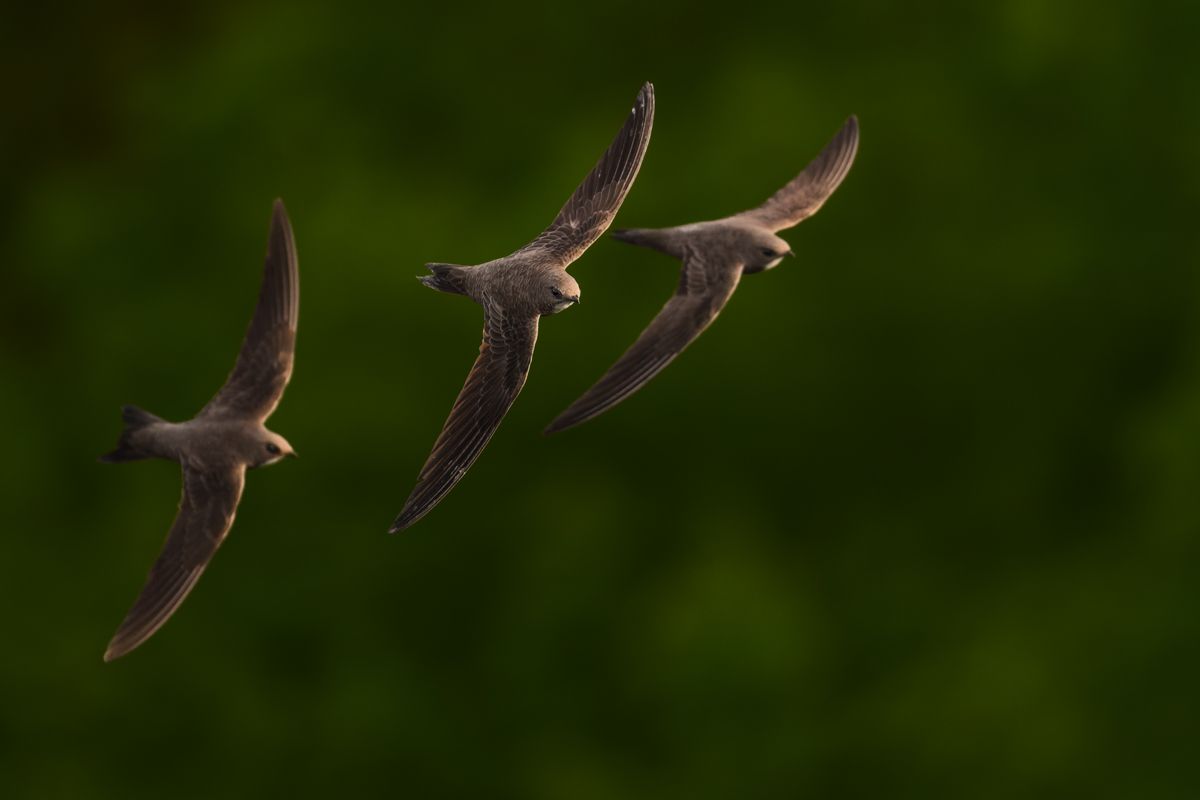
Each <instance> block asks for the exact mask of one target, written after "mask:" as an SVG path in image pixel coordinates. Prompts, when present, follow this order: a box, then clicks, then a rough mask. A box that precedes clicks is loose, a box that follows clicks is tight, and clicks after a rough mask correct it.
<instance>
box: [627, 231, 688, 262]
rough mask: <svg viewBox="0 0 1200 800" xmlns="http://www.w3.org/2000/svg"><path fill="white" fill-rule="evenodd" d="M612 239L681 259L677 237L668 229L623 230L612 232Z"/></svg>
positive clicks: (681, 254) (681, 253)
mask: <svg viewBox="0 0 1200 800" xmlns="http://www.w3.org/2000/svg"><path fill="white" fill-rule="evenodd" d="M612 235H613V238H614V239H619V240H620V241H622V242H629V243H630V244H636V245H638V246H640V247H649V248H650V249H651V250H657V251H659V252H660V253H666V254H667V255H669V256H673V257H675V258H682V257H683V252H682V251H681V250H680V248H679V236H678V235H676V234H675V233H674V232H673V231H672V230H671V229H670V228H625V229H624V230H616V231H613V232H612Z"/></svg>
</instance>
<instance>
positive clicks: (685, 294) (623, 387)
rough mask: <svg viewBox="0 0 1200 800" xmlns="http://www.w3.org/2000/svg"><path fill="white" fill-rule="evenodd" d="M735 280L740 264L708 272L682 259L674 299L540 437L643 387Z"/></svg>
mask: <svg viewBox="0 0 1200 800" xmlns="http://www.w3.org/2000/svg"><path fill="white" fill-rule="evenodd" d="M741 275H742V265H741V264H723V265H717V266H716V267H708V266H707V265H705V264H704V262H703V261H702V260H701V259H700V258H699V257H698V256H696V255H695V254H690V255H689V256H688V257H687V258H685V259H684V262H683V269H682V270H681V271H680V275H679V288H678V290H676V292H675V295H674V296H673V297H672V298H671V299H670V300H668V301H667V304H666V305H665V306H663V308H662V311H659V312H658V316H656V317H655V318H654V321H653V322H651V323H650V325H649V326H648V327H647V328H646V330H644V331H642V335H641V336H639V337H638V339H637V341H636V342H634V343H633V345H632V346H631V347H630V348H629V349H628V350H626V351H625V354H624V355H622V356H621V357H620V358H619V359H617V363H615V364H613V365H612V367H610V368H609V370H608V372H606V373H604V375H603V376H602V377H601V378H600V380H598V381H596V383H595V385H593V386H592V388H590V389H588V390H587V391H586V392H584V393H583V396H581V397H580V398H579V399H578V400H576V401H575V402H574V403H572V404H571V405H570V406H569V407H568V408H567V410H566V411H564V412H562V413H561V414H559V415H558V417H557V418H556V419H555V420H554V421H553V422H551V423H550V425H549V427H547V428H546V433H556V432H557V431H561V430H565V429H566V428H570V427H573V426H575V425H578V424H580V423H582V422H586V421H588V420H589V419H592V418H593V417H596V416H599V415H600V414H602V413H604V412H605V411H607V410H608V409H610V408H612V407H613V406H615V405H616V404H617V403H619V402H621V401H622V400H624V399H625V398H626V397H629V395H631V394H633V393H634V392H636V391H637V390H638V389H640V388H641V387H642V386H644V385H646V383H647V382H649V381H650V379H651V378H653V377H654V376H655V375H657V374H658V373H659V372H661V371H662V369H663V368H664V367H666V366H667V364H670V363H671V361H672V360H673V359H674V358H675V356H677V355H679V354H680V353H681V352H683V350H684V348H685V347H687V346H688V345H689V344H691V343H692V342H693V341H694V340H695V339H696V337H697V336H699V335H700V334H701V333H702V332H703V331H704V329H705V328H707V327H708V326H709V325H710V324H711V323H712V321H713V320H714V319H716V318H717V314H719V313H721V309H722V308H724V307H725V304H726V303H727V302H729V298H730V297H732V296H733V291H734V289H736V288H737V284H738V280H739V279H740V278H741Z"/></svg>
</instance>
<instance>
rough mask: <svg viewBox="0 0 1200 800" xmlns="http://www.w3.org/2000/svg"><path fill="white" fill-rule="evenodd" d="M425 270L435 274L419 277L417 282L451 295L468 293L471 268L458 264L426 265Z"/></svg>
mask: <svg viewBox="0 0 1200 800" xmlns="http://www.w3.org/2000/svg"><path fill="white" fill-rule="evenodd" d="M425 268H426V269H428V270H429V271H430V272H432V273H433V274H432V275H418V276H417V280H419V281H420V282H421V283H423V284H425V285H426V286H428V287H429V288H430V289H437V290H438V291H439V292H447V293H449V294H466V293H467V270H468V269H470V267H463V266H459V265H458V264H426V265H425Z"/></svg>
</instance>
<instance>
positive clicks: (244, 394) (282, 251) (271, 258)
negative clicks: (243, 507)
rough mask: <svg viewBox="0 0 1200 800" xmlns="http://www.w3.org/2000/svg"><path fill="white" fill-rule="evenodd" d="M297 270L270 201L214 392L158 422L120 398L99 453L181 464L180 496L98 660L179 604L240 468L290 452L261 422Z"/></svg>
mask: <svg viewBox="0 0 1200 800" xmlns="http://www.w3.org/2000/svg"><path fill="white" fill-rule="evenodd" d="M299 313H300V276H299V273H298V272H297V269H296V243H295V241H294V239H293V238H292V226H291V224H290V223H289V222H288V217H287V211H286V210H284V207H283V201H281V200H276V201H275V212H274V215H273V216H272V218H271V236H270V240H269V243H268V245H267V258H266V264H265V266H264V267H263V279H262V288H261V289H260V290H259V295H258V305H257V307H256V308H255V309H254V316H253V317H252V318H251V320H250V328H249V330H248V331H247V332H246V339H245V341H243V342H242V350H241V352H240V353H238V358H237V363H235V364H234V367H233V372H232V373H230V375H229V378H228V379H227V380H226V381H225V385H224V386H222V387H221V390H220V391H219V392H217V394H216V396H215V397H214V398H213V399H212V400H210V401H209V402H208V405H206V406H205V407H204V408H203V409H201V411H200V413H199V414H197V415H196V416H195V417H194V418H193V419H190V420H188V421H187V422H179V423H175V422H167V421H166V420H163V419H160V418H158V417H156V416H154V415H153V414H151V413H149V412H147V411H143V410H141V409H140V408H136V407H134V406H125V407H124V409H123V410H122V417H123V418H124V420H125V430H124V431H123V432H122V433H121V439H120V441H119V442H118V444H117V448H116V449H115V450H113V451H112V452H111V453H108V454H106V455H103V456H101V457H100V460H101V461H105V462H120V461H136V460H139V459H143V458H164V459H167V460H169V461H178V462H179V464H180V465H181V466H182V467H183V497H182V499H180V501H179V512H178V513H177V514H176V516H175V523H174V524H173V525H172V526H171V531H170V533H168V534H167V541H166V543H165V544H164V545H163V548H162V552H161V553H159V556H158V560H157V561H155V562H154V566H153V567H152V568H151V569H150V575H149V576H148V577H147V578H146V584H145V586H143V587H142V593H141V594H140V595H138V599H137V601H136V602H135V603H134V604H133V608H131V609H130V610H129V613H128V614H127V615H126V616H125V620H124V621H123V622H122V623H121V627H120V628H118V629H117V632H116V634H115V635H114V636H113V638H112V641H111V642H109V644H108V650H107V651H105V653H104V660H105V661H112V660H113V659H114V658H119V657H120V656H123V655H125V654H126V653H128V652H129V651H130V650H132V649H134V648H135V647H137V646H138V645H140V644H141V643H142V642H144V641H146V640H147V639H148V638H150V636H151V635H153V634H154V632H155V631H157V630H158V629H159V628H160V627H162V625H163V623H165V622H166V621H167V620H168V619H170V617H171V615H172V614H173V613H175V609H177V608H179V606H180V604H181V603H183V600H184V598H186V597H187V596H188V592H190V591H191V590H192V587H193V586H195V585H196V581H198V580H199V579H200V575H201V574H202V573H203V572H204V568H205V567H207V566H208V562H209V560H210V559H211V558H212V557H213V554H214V553H216V552H217V548H218V547H220V546H221V542H223V541H224V540H225V536H226V534H228V533H229V528H230V526H231V525H233V517H234V514H235V512H236V511H237V505H238V500H240V499H241V496H242V485H243V483H244V481H245V477H246V469H247V468H254V467H262V466H266V465H267V464H274V463H275V462H276V461H279V460H280V459H281V458H283V457H284V456H295V455H296V452H295V451H294V450H293V449H292V446H291V445H290V444H288V443H287V440H286V439H284V438H283V437H282V436H280V435H279V434H277V433H273V432H271V431H269V430H267V429H266V428H265V427H263V422H265V421H266V419H267V417H269V416H271V412H273V411H274V410H275V407H276V406H277V405H279V399H280V398H281V397H282V396H283V390H284V388H285V387H286V386H287V383H288V379H289V378H290V377H291V374H292V359H293V354H294V352H295V346H296V320H297V318H298V316H299Z"/></svg>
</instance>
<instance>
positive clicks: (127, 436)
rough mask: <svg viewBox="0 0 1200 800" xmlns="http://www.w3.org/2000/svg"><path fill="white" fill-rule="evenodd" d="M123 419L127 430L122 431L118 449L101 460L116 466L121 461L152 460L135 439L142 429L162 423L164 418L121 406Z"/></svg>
mask: <svg viewBox="0 0 1200 800" xmlns="http://www.w3.org/2000/svg"><path fill="white" fill-rule="evenodd" d="M121 419H123V420H124V421H125V430H123V431H121V438H120V439H119V440H118V441H117V447H116V449H115V450H113V451H112V452H109V453H105V454H104V455H102V456H100V460H101V461H103V462H104V463H106V464H115V463H117V462H120V461H137V460H138V459H140V458H150V454H149V453H146V452H144V451H142V450H140V449H138V447H137V446H136V445H135V444H134V443H133V437H134V434H136V433H137V432H138V431H140V430H141V429H142V428H145V427H147V426H149V425H153V424H154V423H156V422H162V421H163V420H162V418H160V417H156V416H154V415H153V414H151V413H150V412H149V411H143V410H142V409H140V408H138V407H137V406H121Z"/></svg>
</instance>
